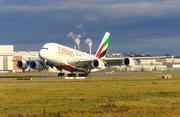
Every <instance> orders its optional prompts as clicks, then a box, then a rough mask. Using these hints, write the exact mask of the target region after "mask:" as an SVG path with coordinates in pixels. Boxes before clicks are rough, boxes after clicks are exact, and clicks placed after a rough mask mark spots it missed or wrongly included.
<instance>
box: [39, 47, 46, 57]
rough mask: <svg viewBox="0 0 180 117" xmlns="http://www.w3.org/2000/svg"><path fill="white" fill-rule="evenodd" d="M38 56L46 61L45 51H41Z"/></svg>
mask: <svg viewBox="0 0 180 117" xmlns="http://www.w3.org/2000/svg"><path fill="white" fill-rule="evenodd" d="M38 55H39V57H40V58H41V59H44V57H45V55H46V54H45V52H44V50H43V49H41V50H40V51H39V53H38Z"/></svg>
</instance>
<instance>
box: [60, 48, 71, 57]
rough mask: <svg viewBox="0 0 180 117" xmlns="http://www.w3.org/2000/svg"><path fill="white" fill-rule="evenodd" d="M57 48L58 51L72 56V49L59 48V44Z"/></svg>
mask: <svg viewBox="0 0 180 117" xmlns="http://www.w3.org/2000/svg"><path fill="white" fill-rule="evenodd" d="M58 50H59V53H62V54H66V55H69V56H72V57H74V53H73V52H72V51H70V50H67V49H64V48H61V47H59V46H58Z"/></svg>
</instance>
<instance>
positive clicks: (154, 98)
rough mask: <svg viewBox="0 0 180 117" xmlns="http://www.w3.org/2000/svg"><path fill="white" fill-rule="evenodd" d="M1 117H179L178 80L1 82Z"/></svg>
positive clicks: (179, 94)
mask: <svg viewBox="0 0 180 117" xmlns="http://www.w3.org/2000/svg"><path fill="white" fill-rule="evenodd" d="M0 100H1V101H0V116H9V117H19V116H30V117H35V116H37V117H39V116H43V117H49V116H54V117H58V116H63V117H66V116H67V117H69V116H93V117H94V116H97V117H100V116H105V117H106V116H107V117H114V116H130V117H131V116H158V117H159V116H161V117H164V116H179V115H180V76H173V78H172V79H168V80H167V79H166V80H165V79H162V78H161V76H133V77H132V76H129V77H90V78H86V79H85V80H77V79H73V80H65V79H60V78H59V79H58V78H56V79H33V80H32V81H19V80H0Z"/></svg>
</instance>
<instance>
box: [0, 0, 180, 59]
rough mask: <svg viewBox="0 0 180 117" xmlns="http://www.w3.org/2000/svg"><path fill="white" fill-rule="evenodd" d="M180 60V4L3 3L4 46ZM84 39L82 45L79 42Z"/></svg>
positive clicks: (160, 0) (111, 0)
mask: <svg viewBox="0 0 180 117" xmlns="http://www.w3.org/2000/svg"><path fill="white" fill-rule="evenodd" d="M105 32H110V33H111V36H110V40H109V45H108V50H107V52H108V53H142V54H150V55H164V54H166V53H170V54H173V55H175V56H178V55H180V51H179V50H180V46H179V45H180V0H30V1H27V0H26V1H25V0H0V45H14V50H15V51H18V50H20V51H28V50H31V51H39V50H40V49H41V47H42V46H43V45H44V44H45V43H48V42H53V43H59V44H62V45H65V46H68V47H71V48H73V47H74V45H75V44H76V43H77V41H80V42H78V43H80V50H81V51H84V52H89V47H88V44H87V43H85V42H87V41H85V40H86V39H88V38H89V39H90V40H91V41H92V43H91V44H92V52H96V50H97V49H98V46H99V44H100V42H101V40H102V38H103V36H104V34H105ZM77 38H78V39H80V40H77Z"/></svg>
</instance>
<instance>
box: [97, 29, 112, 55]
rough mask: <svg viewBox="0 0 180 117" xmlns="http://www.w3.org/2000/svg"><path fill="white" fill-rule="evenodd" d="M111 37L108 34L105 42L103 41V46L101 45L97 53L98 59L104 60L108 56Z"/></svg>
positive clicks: (104, 39)
mask: <svg viewBox="0 0 180 117" xmlns="http://www.w3.org/2000/svg"><path fill="white" fill-rule="evenodd" d="M109 37H110V33H109V32H106V33H105V35H104V37H103V40H102V41H101V44H100V45H99V48H98V50H97V52H96V55H95V56H96V57H97V58H104V57H105V55H106V51H107V47H108V43H109Z"/></svg>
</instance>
